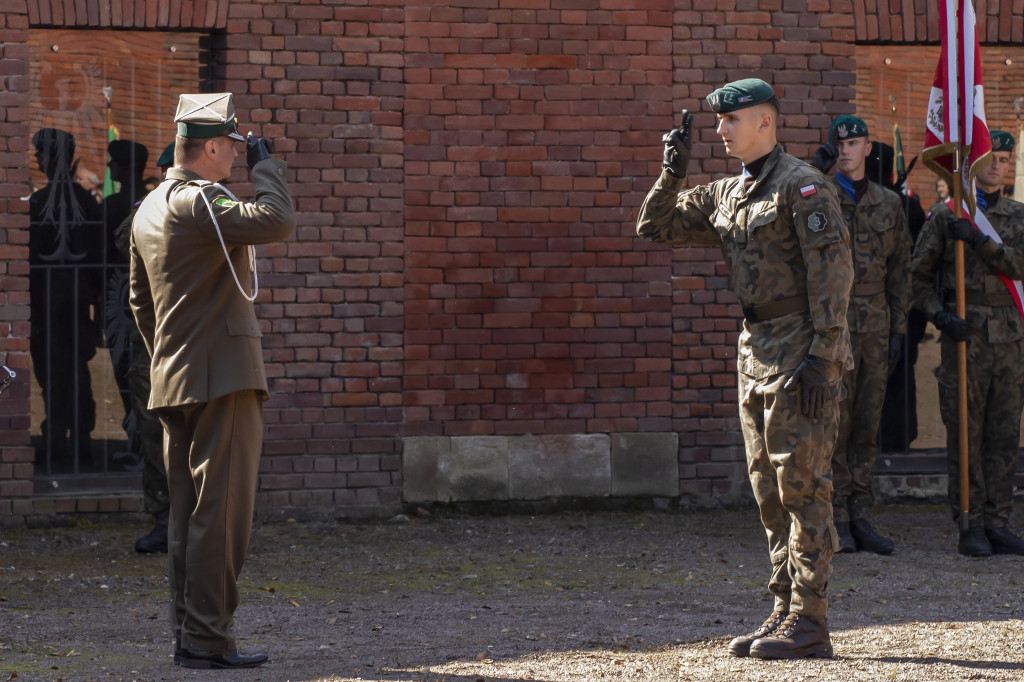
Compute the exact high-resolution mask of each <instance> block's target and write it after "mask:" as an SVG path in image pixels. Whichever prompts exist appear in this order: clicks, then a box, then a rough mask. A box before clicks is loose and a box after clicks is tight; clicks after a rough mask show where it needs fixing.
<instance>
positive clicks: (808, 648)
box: [750, 613, 832, 658]
mask: <svg viewBox="0 0 1024 682" xmlns="http://www.w3.org/2000/svg"><path fill="white" fill-rule="evenodd" d="M750 655H751V656H753V657H754V658H832V639H831V638H830V637H829V636H828V620H827V619H825V618H824V617H821V618H815V617H814V616H805V615H803V614H800V613H791V614H789V615H788V616H786V620H784V621H783V622H782V624H780V625H779V627H777V628H776V629H775V632H773V633H772V634H770V635H768V636H766V637H761V638H759V639H756V640H754V642H753V643H752V644H751V645H750Z"/></svg>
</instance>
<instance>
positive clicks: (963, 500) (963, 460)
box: [953, 144, 971, 532]
mask: <svg viewBox="0 0 1024 682" xmlns="http://www.w3.org/2000/svg"><path fill="white" fill-rule="evenodd" d="M954 160H955V162H956V165H957V167H958V168H959V166H960V145H959V144H957V148H956V152H955V156H954ZM958 180H959V178H958ZM960 185H961V183H960V182H959V181H958V182H954V183H953V217H955V218H962V217H963V199H962V197H961V193H960ZM953 243H954V244H955V247H954V248H955V249H956V253H955V257H956V263H955V266H956V316H957V317H959V318H960V319H961V320H966V319H967V296H966V294H965V291H964V243H963V241H962V240H960V239H955V240H953ZM956 376H957V407H958V411H957V425H958V428H957V435H959V437H960V439H959V447H958V450H959V454H960V530H961V531H965V532H966V531H967V529H968V528H969V527H970V524H969V520H968V518H967V516H968V512H969V511H970V508H971V504H970V494H971V492H970V491H971V486H970V479H969V475H970V470H969V468H968V460H967V457H968V452H969V451H968V446H969V443H970V441H969V439H968V433H967V342H966V341H957V343H956Z"/></svg>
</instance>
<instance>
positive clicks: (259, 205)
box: [130, 159, 295, 409]
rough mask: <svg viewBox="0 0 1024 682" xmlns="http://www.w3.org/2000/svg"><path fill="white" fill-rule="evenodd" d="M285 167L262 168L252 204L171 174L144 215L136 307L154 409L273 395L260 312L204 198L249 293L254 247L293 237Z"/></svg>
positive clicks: (137, 238)
mask: <svg viewBox="0 0 1024 682" xmlns="http://www.w3.org/2000/svg"><path fill="white" fill-rule="evenodd" d="M285 167H286V164H285V162H284V161H282V160H280V159H266V160H264V161H261V162H259V163H258V164H256V166H255V167H254V168H253V170H252V183H253V187H254V190H255V193H256V199H255V201H253V202H252V203H248V202H235V201H232V200H231V199H230V198H229V197H228V196H227V195H226V194H225V193H224V192H223V191H221V190H218V189H216V188H212V187H209V186H208V185H209V183H206V182H205V181H203V180H202V179H201V178H200V177H199V176H198V175H196V174H195V173H192V172H189V171H187V170H184V169H181V168H171V169H170V170H168V171H167V179H166V180H165V181H164V182H163V183H161V184H160V186H159V187H157V188H156V189H155V190H153V191H152V192H151V193H150V194H149V196H147V197H146V199H145V200H144V201H143V202H142V205H141V206H140V207H139V210H138V212H137V213H136V215H135V220H134V222H133V224H132V232H131V244H130V250H131V293H130V303H131V308H132V312H133V314H134V315H135V320H136V322H137V323H138V325H139V331H140V332H141V333H142V337H143V340H144V341H145V343H146V348H147V349H148V350H149V352H150V355H151V356H152V358H153V362H152V366H151V370H150V378H151V381H152V387H153V388H152V393H151V394H150V398H149V408H150V409H156V408H160V407H171V406H175V405H184V404H189V403H199V402H208V401H210V400H213V399H214V398H218V397H221V396H224V395H227V394H228V393H232V392H234V391H241V390H246V389H252V390H257V391H262V392H263V393H264V395H266V392H267V378H266V373H265V370H264V367H263V354H262V348H261V344H260V337H261V336H262V334H261V332H260V327H259V324H258V323H257V321H256V313H255V309H254V307H253V304H252V303H251V302H249V301H248V300H247V299H246V298H244V297H243V296H242V293H241V292H240V291H239V289H238V287H237V286H236V284H235V281H234V279H233V277H232V274H231V271H230V270H229V268H228V264H227V261H226V259H225V256H224V252H223V250H222V248H221V244H220V241H219V240H218V238H217V233H216V231H215V230H214V226H213V220H212V218H211V216H210V212H209V210H208V209H207V206H206V203H205V202H204V201H203V198H202V197H201V196H200V192H205V193H206V197H207V199H208V200H209V201H210V205H211V206H212V208H213V211H214V213H215V214H216V216H217V221H218V223H219V225H220V232H221V234H222V235H223V237H224V242H225V244H226V245H227V248H228V252H229V254H230V255H231V263H232V265H233V267H234V270H235V272H236V273H237V275H238V279H239V281H240V282H241V283H242V285H243V287H249V286H251V275H250V274H249V272H250V271H249V257H248V245H250V244H265V243H268V242H276V241H280V240H282V239H284V238H286V237H287V236H288V235H289V234H291V232H292V231H293V230H294V229H295V213H294V210H293V208H292V202H291V197H290V195H289V193H288V189H287V186H286V184H285V178H284V172H285ZM204 184H206V185H207V188H206V189H205V190H204V189H202V187H203V185H204ZM247 293H250V294H251V293H252V292H251V291H247Z"/></svg>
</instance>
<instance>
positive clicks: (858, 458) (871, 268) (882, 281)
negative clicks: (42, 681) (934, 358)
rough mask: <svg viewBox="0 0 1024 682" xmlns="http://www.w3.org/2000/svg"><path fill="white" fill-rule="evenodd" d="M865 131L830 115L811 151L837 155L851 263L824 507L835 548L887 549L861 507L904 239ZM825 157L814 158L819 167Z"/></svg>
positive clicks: (889, 357)
mask: <svg viewBox="0 0 1024 682" xmlns="http://www.w3.org/2000/svg"><path fill="white" fill-rule="evenodd" d="M867 138H868V127H867V125H866V124H865V123H864V121H863V120H861V119H859V118H857V117H856V116H850V115H846V114H844V115H842V116H839V117H837V118H836V119H835V121H833V123H832V126H831V127H830V129H829V144H826V145H824V146H823V147H822V148H821V149H819V150H818V152H817V153H816V154H815V161H816V162H817V161H819V160H821V159H823V158H828V159H829V160H831V159H832V158H834V159H835V160H836V162H837V163H836V166H837V167H836V174H835V177H834V178H833V180H832V181H833V183H834V184H835V188H836V192H837V194H838V195H839V203H840V206H841V207H842V211H843V219H844V220H845V221H846V226H847V228H848V229H849V230H850V243H851V251H852V252H853V266H854V283H853V290H852V291H851V292H850V308H849V312H848V313H847V316H846V321H847V324H848V325H849V328H850V343H851V345H852V347H853V369H852V370H851V371H849V372H847V373H846V375H845V376H844V378H843V384H844V385H845V387H846V394H847V400H844V401H843V402H842V403H840V405H839V441H838V443H836V449H835V451H834V452H833V453H832V485H833V486H834V488H835V491H834V493H833V495H832V513H833V514H834V517H835V524H836V532H837V533H838V534H839V542H840V551H842V552H856V551H858V550H862V551H868V552H876V553H878V554H890V553H892V550H893V544H892V540H890V539H889V538H887V537H884V536H882V535H880V534H878V533H877V532H875V529H874V528H872V526H871V523H870V522H869V521H868V520H867V513H868V511H869V510H870V509H871V507H872V506H873V505H874V502H875V498H874V491H873V489H872V480H873V475H872V474H873V473H874V468H875V458H876V457H877V456H878V424H879V421H880V419H881V416H882V403H883V401H884V399H885V387H886V382H887V380H888V377H889V372H890V371H891V370H892V368H894V367H895V366H896V363H897V362H898V361H899V359H900V357H901V355H902V352H903V343H904V340H905V339H906V334H907V310H908V308H909V307H910V249H911V243H910V232H909V230H908V229H907V221H906V218H905V217H904V215H903V206H902V204H903V202H902V200H901V199H900V197H899V195H898V194H896V193H895V192H892V191H890V190H887V189H885V188H884V187H881V186H880V185H877V184H875V183H873V182H871V181H870V180H868V177H867V172H866V168H865V162H866V160H867V158H868V155H869V154H870V153H871V147H872V145H871V143H870V142H868V139H867ZM829 165H831V164H829V163H824V164H822V163H815V166H817V168H818V169H819V170H821V171H822V172H823V173H827V172H828V166H829Z"/></svg>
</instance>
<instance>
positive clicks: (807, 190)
mask: <svg viewBox="0 0 1024 682" xmlns="http://www.w3.org/2000/svg"><path fill="white" fill-rule="evenodd" d="M817 192H818V189H817V188H816V187H815V186H814V185H807V186H806V187H801V188H800V196H802V197H804V198H806V197H809V196H811V195H812V194H816V193H817Z"/></svg>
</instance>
